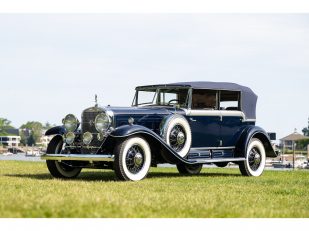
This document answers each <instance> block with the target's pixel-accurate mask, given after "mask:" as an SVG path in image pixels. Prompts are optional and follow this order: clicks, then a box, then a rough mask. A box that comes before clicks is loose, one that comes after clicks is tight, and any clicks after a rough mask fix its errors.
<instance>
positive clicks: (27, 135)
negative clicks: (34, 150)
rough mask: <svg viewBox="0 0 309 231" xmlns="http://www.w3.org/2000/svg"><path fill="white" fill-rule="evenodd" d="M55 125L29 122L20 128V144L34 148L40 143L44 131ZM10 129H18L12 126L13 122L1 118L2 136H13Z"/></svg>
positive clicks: (0, 128) (0, 134) (0, 132)
mask: <svg viewBox="0 0 309 231" xmlns="http://www.w3.org/2000/svg"><path fill="white" fill-rule="evenodd" d="M54 126H55V125H52V124H50V123H49V122H46V123H45V124H42V123H41V122H38V121H28V122H27V123H25V124H23V125H21V126H20V127H19V129H18V130H19V136H20V137H21V140H20V142H21V143H22V144H23V145H28V146H33V145H36V144H37V143H39V142H40V138H41V137H42V132H43V130H47V129H49V128H51V127H54ZM10 129H17V128H15V127H14V126H12V124H11V121H10V120H8V119H6V118H0V136H7V135H12V134H10Z"/></svg>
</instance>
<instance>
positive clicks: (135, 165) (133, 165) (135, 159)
mask: <svg viewBox="0 0 309 231" xmlns="http://www.w3.org/2000/svg"><path fill="white" fill-rule="evenodd" d="M144 160H145V154H144V150H143V149H142V147H141V146H139V145H138V144H134V145H133V146H132V147H131V148H129V150H128V152H127V156H126V165H127V168H128V170H129V171H130V172H131V173H133V174H136V173H138V172H139V171H140V170H141V169H142V168H143V165H144Z"/></svg>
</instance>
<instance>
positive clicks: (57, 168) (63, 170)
mask: <svg viewBox="0 0 309 231" xmlns="http://www.w3.org/2000/svg"><path fill="white" fill-rule="evenodd" d="M62 146H63V140H62V137H61V136H55V137H54V138H53V139H52V140H51V141H50V143H49V144H48V147H47V151H46V153H47V154H58V153H61V150H62ZM46 165H47V168H48V170H49V172H50V174H51V175H52V176H53V177H55V178H62V179H72V178H76V177H77V176H78V175H79V174H80V172H81V170H82V169H81V168H77V167H71V166H69V165H68V164H66V162H65V161H64V162H59V161H57V160H46Z"/></svg>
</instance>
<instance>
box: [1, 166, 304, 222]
mask: <svg viewBox="0 0 309 231" xmlns="http://www.w3.org/2000/svg"><path fill="white" fill-rule="evenodd" d="M114 179H115V178H114V174H113V172H112V171H109V170H83V172H82V174H81V175H80V176H79V177H78V178H77V179H76V180H66V181H65V180H56V179H52V178H51V176H50V175H49V173H48V170H47V168H46V166H45V163H44V162H19V161H0V217H168V218H170V217H203V218H207V217H309V204H308V202H309V171H300V170H298V171H294V172H291V171H285V172H281V171H280V172H279V171H265V172H264V174H263V176H261V177H259V178H248V177H242V176H241V175H240V174H239V170H238V169H219V168H218V169H217V168H213V169H207V168H206V169H203V171H202V173H201V174H200V175H199V176H180V175H179V174H178V172H177V170H176V169H175V168H152V169H151V172H150V173H149V175H148V177H147V178H146V179H145V180H143V181H140V182H118V181H115V180H114Z"/></svg>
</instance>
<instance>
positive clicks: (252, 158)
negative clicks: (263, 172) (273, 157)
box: [248, 147, 262, 171]
mask: <svg viewBox="0 0 309 231" xmlns="http://www.w3.org/2000/svg"><path fill="white" fill-rule="evenodd" d="M248 161H249V166H250V168H251V169H252V170H253V171H256V170H257V169H258V168H259V167H260V165H261V162H262V155H261V153H260V152H259V150H258V149H257V148H255V147H254V148H252V149H251V150H250V152H249V158H248Z"/></svg>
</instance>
